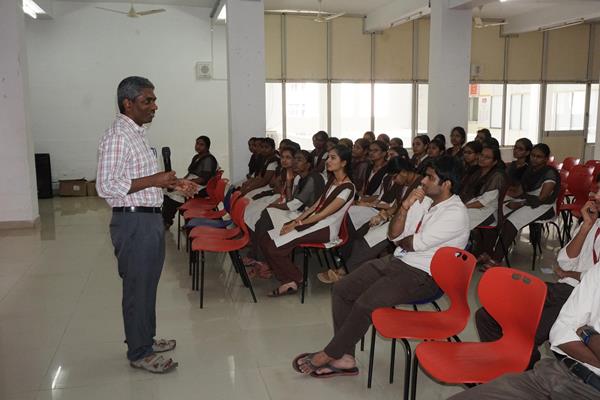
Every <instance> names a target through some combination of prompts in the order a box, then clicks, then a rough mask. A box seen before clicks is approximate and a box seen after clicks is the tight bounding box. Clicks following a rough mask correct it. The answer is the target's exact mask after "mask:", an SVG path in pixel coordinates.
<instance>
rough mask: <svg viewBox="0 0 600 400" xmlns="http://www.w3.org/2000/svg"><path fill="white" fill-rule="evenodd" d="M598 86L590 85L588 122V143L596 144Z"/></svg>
mask: <svg viewBox="0 0 600 400" xmlns="http://www.w3.org/2000/svg"><path fill="white" fill-rule="evenodd" d="M599 86H600V85H599V84H597V83H595V84H592V91H591V94H590V118H589V120H588V135H587V141H588V143H596V127H597V126H598V125H597V123H598V87H599Z"/></svg>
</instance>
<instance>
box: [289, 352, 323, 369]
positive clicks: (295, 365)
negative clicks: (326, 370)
mask: <svg viewBox="0 0 600 400" xmlns="http://www.w3.org/2000/svg"><path fill="white" fill-rule="evenodd" d="M315 354H317V353H302V354H299V355H297V356H296V358H294V359H293V360H292V368H294V371H296V372H298V373H301V374H303V373H304V372H302V370H301V369H300V364H299V363H298V362H299V361H300V360H302V359H304V358H306V357H310V358H311V360H312V357H313V356H314V355H315ZM309 364H310V366H311V367H312V368H314V369H317V368H321V367H317V366H316V365H313V364H312V362H311V361H309Z"/></svg>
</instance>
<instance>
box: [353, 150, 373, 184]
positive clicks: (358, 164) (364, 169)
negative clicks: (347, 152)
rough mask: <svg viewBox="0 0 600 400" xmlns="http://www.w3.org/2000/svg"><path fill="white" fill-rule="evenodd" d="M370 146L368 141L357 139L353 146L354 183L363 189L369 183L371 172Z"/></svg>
mask: <svg viewBox="0 0 600 400" xmlns="http://www.w3.org/2000/svg"><path fill="white" fill-rule="evenodd" d="M369 145H370V142H369V141H368V140H367V139H357V140H356V142H354V146H352V183H354V186H355V187H357V188H359V189H362V188H363V187H364V186H365V182H366V181H367V173H368V171H369V165H370V161H369Z"/></svg>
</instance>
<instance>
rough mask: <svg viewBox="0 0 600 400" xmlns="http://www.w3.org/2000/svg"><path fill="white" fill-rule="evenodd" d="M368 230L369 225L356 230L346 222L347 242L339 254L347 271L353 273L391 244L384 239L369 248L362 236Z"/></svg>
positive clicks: (351, 224)
mask: <svg viewBox="0 0 600 400" xmlns="http://www.w3.org/2000/svg"><path fill="white" fill-rule="evenodd" d="M369 228H370V227H369V224H368V223H366V224H364V225H363V226H362V227H360V229H358V230H356V229H354V224H353V223H352V222H350V221H349V222H348V242H347V243H346V244H345V245H344V246H342V247H341V248H340V253H341V254H342V257H343V258H344V262H345V263H346V268H348V271H353V270H354V269H356V268H358V267H360V266H361V265H363V264H364V263H366V262H367V261H369V260H372V259H374V258H377V256H379V254H381V253H382V252H383V251H384V250H385V249H386V247H387V246H389V245H390V243H391V242H390V241H389V240H387V239H386V240H384V241H382V242H380V243H377V244H376V245H375V246H373V247H369V245H368V243H367V242H366V240H365V239H364V236H365V235H366V234H367V233H368V232H369Z"/></svg>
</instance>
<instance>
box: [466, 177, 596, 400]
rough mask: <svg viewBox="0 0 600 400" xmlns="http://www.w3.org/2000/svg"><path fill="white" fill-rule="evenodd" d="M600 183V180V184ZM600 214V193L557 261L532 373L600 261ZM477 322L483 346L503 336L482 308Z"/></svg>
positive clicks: (584, 210)
mask: <svg viewBox="0 0 600 400" xmlns="http://www.w3.org/2000/svg"><path fill="white" fill-rule="evenodd" d="M599 178H600V175H599ZM599 180H600V179H598V178H597V180H596V182H598V181H599ZM598 210H600V190H598V191H597V192H596V193H594V195H593V196H592V200H590V201H588V202H587V203H586V204H584V206H583V207H582V208H581V215H582V216H583V222H582V223H581V225H579V227H578V228H577V232H576V233H575V236H574V237H573V239H572V240H571V241H570V242H569V243H568V244H567V245H566V246H565V247H564V248H562V249H561V250H560V252H559V253H558V258H557V260H556V261H557V263H558V265H557V266H556V267H555V268H554V272H555V274H556V276H557V277H558V282H557V283H554V282H546V286H547V287H548V291H547V295H546V301H545V302H544V308H543V310H542V316H541V319H540V322H539V325H538V329H537V331H536V334H535V346H534V348H533V352H532V354H531V360H530V362H529V368H528V369H531V368H533V365H534V364H535V363H536V362H537V361H538V360H539V359H540V357H541V355H540V352H539V350H538V347H539V346H540V345H541V344H543V343H544V342H545V341H546V340H548V337H549V335H550V329H551V328H552V325H553V324H554V322H555V321H556V318H557V317H558V313H559V312H560V309H561V308H562V306H563V305H564V304H565V302H566V301H567V299H568V298H569V296H570V295H571V292H572V291H573V289H574V288H575V287H577V285H578V284H579V282H580V281H581V278H582V277H583V276H584V275H585V274H587V273H588V271H589V270H590V269H591V268H592V267H594V266H595V265H596V263H597V262H598V261H600V258H599V257H598V254H600V240H598V232H600V219H598ZM475 322H476V326H477V332H478V333H479V338H480V339H481V341H482V342H492V341H495V340H498V339H500V337H501V336H502V329H501V328H500V325H498V323H497V322H496V321H495V320H494V319H493V318H492V316H491V315H490V314H488V312H487V311H486V310H485V309H484V308H480V309H479V310H477V312H476V313H475ZM599 395H600V393H599Z"/></svg>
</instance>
